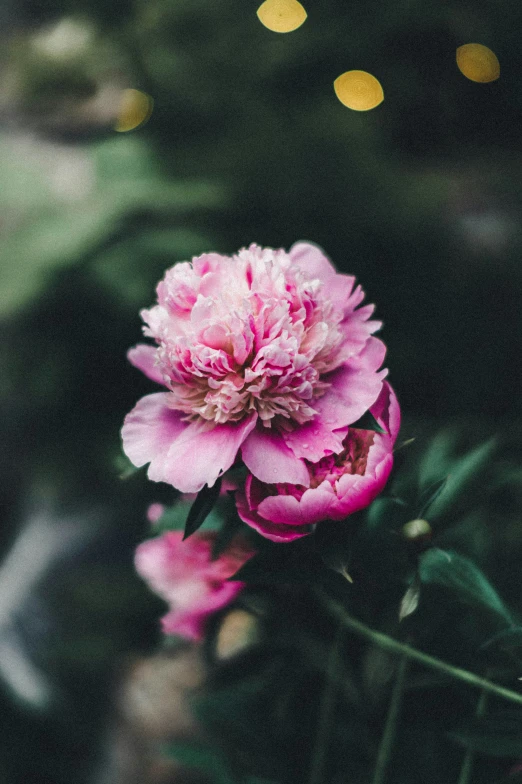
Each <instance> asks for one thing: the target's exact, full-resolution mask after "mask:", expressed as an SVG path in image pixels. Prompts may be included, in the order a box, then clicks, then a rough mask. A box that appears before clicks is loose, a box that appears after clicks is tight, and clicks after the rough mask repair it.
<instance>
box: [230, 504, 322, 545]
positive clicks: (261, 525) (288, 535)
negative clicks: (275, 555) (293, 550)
mask: <svg viewBox="0 0 522 784" xmlns="http://www.w3.org/2000/svg"><path fill="white" fill-rule="evenodd" d="M236 507H237V512H238V514H239V516H240V518H241V519H242V520H243V522H244V523H246V524H247V525H249V526H250V527H251V528H253V529H254V530H255V531H257V532H258V533H260V534H261V536H264V537H265V539H270V540H271V541H272V542H293V541H294V539H300V538H301V537H302V536H308V534H309V533H310V531H309V530H306V531H303V529H302V527H300V526H296V525H278V524H276V523H271V522H270V521H269V520H265V519H264V518H263V517H260V515H258V514H257V512H256V511H255V509H251V508H250V507H249V505H248V503H247V500H246V498H245V495H244V493H241V492H240V493H237V495H236Z"/></svg>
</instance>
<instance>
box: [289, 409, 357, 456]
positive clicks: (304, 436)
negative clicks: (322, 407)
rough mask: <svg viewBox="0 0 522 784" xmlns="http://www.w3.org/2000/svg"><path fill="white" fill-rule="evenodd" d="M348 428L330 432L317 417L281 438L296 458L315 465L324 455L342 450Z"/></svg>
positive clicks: (329, 428)
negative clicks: (304, 459)
mask: <svg viewBox="0 0 522 784" xmlns="http://www.w3.org/2000/svg"><path fill="white" fill-rule="evenodd" d="M347 432H348V427H344V428H342V429H341V430H332V429H331V427H328V426H326V425H325V424H324V422H323V421H321V419H320V418H319V417H316V419H314V420H312V422H307V423H306V424H304V425H301V426H300V427H298V428H296V429H295V430H292V431H290V432H283V433H282V436H283V438H284V440H285V443H286V444H287V446H289V447H290V449H291V450H292V452H293V453H294V455H295V456H296V457H301V458H306V459H307V460H309V461H310V462H312V463H317V462H318V461H319V460H321V458H322V457H324V456H325V455H331V454H333V453H335V454H338V453H339V452H342V449H343V439H344V437H345V436H346V434H347Z"/></svg>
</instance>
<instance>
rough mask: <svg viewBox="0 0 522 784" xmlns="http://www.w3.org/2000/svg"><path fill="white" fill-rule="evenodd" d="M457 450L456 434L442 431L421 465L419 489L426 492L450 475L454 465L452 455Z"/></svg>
mask: <svg viewBox="0 0 522 784" xmlns="http://www.w3.org/2000/svg"><path fill="white" fill-rule="evenodd" d="M454 448H455V433H454V432H453V431H450V430H442V431H440V432H439V433H437V435H436V436H435V437H434V438H433V440H432V441H431V443H430V445H429V447H428V449H427V450H426V452H425V453H424V455H423V457H422V459H421V461H420V465H419V488H420V490H421V492H424V491H425V490H426V488H428V487H432V486H433V485H434V483H435V482H438V481H440V479H442V477H444V476H447V474H449V472H450V470H451V467H452V465H453V462H454V461H453V459H452V457H451V453H452V451H453V450H454Z"/></svg>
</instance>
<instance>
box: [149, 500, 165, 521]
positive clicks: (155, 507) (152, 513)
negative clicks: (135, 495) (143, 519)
mask: <svg viewBox="0 0 522 784" xmlns="http://www.w3.org/2000/svg"><path fill="white" fill-rule="evenodd" d="M164 511H165V507H164V506H163V504H151V505H150V506H149V508H148V509H147V520H148V521H149V523H157V522H158V520H159V519H160V517H162V516H163V512H164Z"/></svg>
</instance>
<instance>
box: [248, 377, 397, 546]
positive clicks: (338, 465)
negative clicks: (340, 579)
mask: <svg viewBox="0 0 522 784" xmlns="http://www.w3.org/2000/svg"><path fill="white" fill-rule="evenodd" d="M370 411H371V413H372V414H373V416H374V417H375V419H376V420H377V422H378V423H379V425H380V426H381V427H382V428H383V429H384V430H386V433H385V434H383V433H376V432H374V431H372V430H359V429H356V428H350V429H349V430H348V433H347V435H346V436H345V438H344V440H343V445H342V451H340V453H339V454H335V455H328V456H327V457H323V458H321V460H319V461H318V462H316V463H310V462H308V461H307V462H306V467H307V471H308V475H309V481H308V483H307V485H306V486H304V485H300V484H288V483H280V482H278V483H271V484H265V483H263V482H260V481H259V480H258V479H257V478H256V477H255V476H252V474H249V476H248V477H247V480H246V482H245V487H244V491H243V492H240V493H238V494H237V496H236V504H237V510H238V513H239V516H240V517H241V519H242V520H244V522H245V523H248V525H250V526H252V528H255V529H256V530H257V531H259V533H260V534H262V535H263V536H265V537H266V538H267V539H272V540H273V541H274V542H289V541H291V540H292V539H298V538H299V537H301V536H306V535H307V534H308V533H310V529H309V528H308V526H310V525H311V524H313V523H318V522H319V521H320V520H326V519H330V520H342V519H344V518H345V517H347V516H348V515H350V514H353V513H354V512H358V511H359V510H360V509H364V507H365V506H368V505H369V504H371V502H372V501H373V499H374V498H375V497H376V496H377V495H378V494H379V493H380V492H381V490H382V489H383V487H384V485H385V484H386V482H387V480H388V476H389V474H390V471H391V469H392V464H393V444H394V442H395V439H396V438H397V434H398V432H399V426H400V410H399V404H398V402H397V398H396V397H395V393H394V392H393V390H392V388H391V387H390V385H389V384H388V383H387V382H385V383H384V385H383V388H382V392H381V394H380V395H379V397H378V398H377V401H376V402H375V403H374V404H373V405H372V406H371V407H370ZM303 526H305V528H303Z"/></svg>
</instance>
